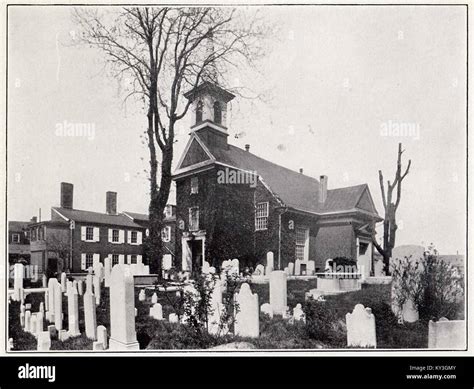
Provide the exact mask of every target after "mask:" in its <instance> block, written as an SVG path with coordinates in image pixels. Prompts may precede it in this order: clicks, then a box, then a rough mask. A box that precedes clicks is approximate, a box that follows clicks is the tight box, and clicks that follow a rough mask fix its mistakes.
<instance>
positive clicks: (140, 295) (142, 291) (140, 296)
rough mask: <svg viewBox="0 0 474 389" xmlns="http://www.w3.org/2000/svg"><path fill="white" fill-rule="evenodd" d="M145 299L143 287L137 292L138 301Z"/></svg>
mask: <svg viewBox="0 0 474 389" xmlns="http://www.w3.org/2000/svg"><path fill="white" fill-rule="evenodd" d="M145 300H146V295H145V289H141V290H140V293H139V294H138V301H145Z"/></svg>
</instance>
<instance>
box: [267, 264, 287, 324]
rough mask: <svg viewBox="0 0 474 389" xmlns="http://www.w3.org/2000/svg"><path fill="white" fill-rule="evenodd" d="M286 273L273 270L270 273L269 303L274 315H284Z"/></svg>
mask: <svg viewBox="0 0 474 389" xmlns="http://www.w3.org/2000/svg"><path fill="white" fill-rule="evenodd" d="M286 293H287V286H286V273H285V272H284V271H283V270H275V271H273V272H272V273H271V274H270V305H271V306H272V309H273V314H274V315H282V316H284V315H285V313H286V306H287V296H286Z"/></svg>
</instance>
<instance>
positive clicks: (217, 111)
mask: <svg viewBox="0 0 474 389" xmlns="http://www.w3.org/2000/svg"><path fill="white" fill-rule="evenodd" d="M214 123H217V124H221V123H222V108H221V105H220V104H219V102H218V101H216V102H215V103H214Z"/></svg>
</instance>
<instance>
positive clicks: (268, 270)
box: [265, 251, 275, 275]
mask: <svg viewBox="0 0 474 389" xmlns="http://www.w3.org/2000/svg"><path fill="white" fill-rule="evenodd" d="M274 268H275V264H274V261H273V252H272V251H269V252H268V253H267V266H265V274H266V275H270V274H271V272H272V271H273V269H274Z"/></svg>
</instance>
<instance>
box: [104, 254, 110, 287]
mask: <svg viewBox="0 0 474 389" xmlns="http://www.w3.org/2000/svg"><path fill="white" fill-rule="evenodd" d="M111 272H112V262H111V259H110V257H106V258H105V259H104V278H105V286H106V287H107V288H108V287H109V286H110V274H111Z"/></svg>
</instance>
